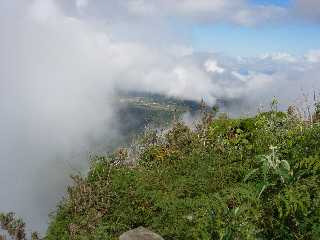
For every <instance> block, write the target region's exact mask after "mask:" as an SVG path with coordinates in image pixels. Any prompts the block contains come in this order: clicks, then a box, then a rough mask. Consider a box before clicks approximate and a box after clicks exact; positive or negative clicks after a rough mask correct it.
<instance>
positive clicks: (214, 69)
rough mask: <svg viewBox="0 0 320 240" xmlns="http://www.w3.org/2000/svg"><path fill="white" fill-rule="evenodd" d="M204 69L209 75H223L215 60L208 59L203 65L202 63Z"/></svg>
mask: <svg viewBox="0 0 320 240" xmlns="http://www.w3.org/2000/svg"><path fill="white" fill-rule="evenodd" d="M204 67H205V69H206V71H207V72H210V73H220V74H221V73H224V71H225V70H224V69H223V68H222V67H220V66H219V65H218V63H217V61H215V60H211V59H208V60H207V61H206V62H205V63H204Z"/></svg>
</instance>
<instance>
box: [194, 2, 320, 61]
mask: <svg viewBox="0 0 320 240" xmlns="http://www.w3.org/2000/svg"><path fill="white" fill-rule="evenodd" d="M250 4H252V5H261V4H262V5H277V6H280V7H284V8H285V9H292V6H293V5H292V4H293V1H289V0H251V1H250ZM188 31H190V35H191V44H192V46H193V47H194V48H195V49H196V50H197V51H210V52H221V53H224V54H227V55H231V56H257V55H261V54H264V53H272V52H286V53H290V54H292V55H304V54H305V53H306V52H308V51H310V50H313V49H320V24H319V22H317V21H303V20H302V19H294V18H293V19H291V20H288V19H287V20H283V21H279V22H273V23H271V22H270V23H268V22H266V23H264V24H262V25H257V26H254V27H247V26H242V25H236V24H232V23H221V22H220V23H207V24H201V23H198V24H195V25H193V26H192V27H191V28H189V30H188Z"/></svg>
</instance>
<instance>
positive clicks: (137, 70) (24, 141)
mask: <svg viewBox="0 0 320 240" xmlns="http://www.w3.org/2000/svg"><path fill="white" fill-rule="evenodd" d="M310 2H311V1H310ZM297 4H303V3H302V2H301V3H299V2H298V3H297ZM312 6H313V5H312ZM306 7H308V6H306ZM159 9H161V11H159ZM287 11H288V9H284V8H282V7H277V6H263V5H250V4H249V3H248V2H247V1H244V0H243V1H227V0H214V1H212V0H210V1H209V0H208V1H207V0H203V1H189V0H182V1H178V0H174V1H172V0H171V1H167V0H162V1H143V0H131V1H113V0H111V1H102V0H100V1H99V0H91V1H90V0H76V1H62V0H31V1H30V0H19V1H18V0H2V1H1V2H0V35H1V38H0V52H1V55H0V112H1V118H0V131H1V135H0V189H1V191H0V199H1V205H0V211H17V213H18V214H19V215H22V216H23V217H25V218H26V220H27V222H28V223H29V224H30V227H32V228H35V229H39V230H42V231H43V230H44V229H45V227H46V224H47V222H46V221H47V218H46V216H47V214H48V211H49V210H50V209H53V208H54V207H55V205H56V203H57V200H58V199H61V196H62V194H63V191H64V188H65V186H66V184H67V183H68V175H69V174H70V173H71V172H72V171H73V170H74V169H76V170H82V169H85V168H86V166H87V158H88V153H89V152H90V151H94V150H95V149H96V144H97V142H98V143H99V144H100V145H108V144H109V143H110V142H112V141H113V139H114V138H116V137H117V131H116V127H115V126H116V125H115V122H114V108H115V107H116V104H115V103H114V101H113V99H114V95H115V94H116V92H117V90H122V91H124V90H127V91H134V90H135V91H137V90H138V91H148V92H153V93H160V94H165V95H169V96H173V97H178V98H183V99H189V100H196V101H200V100H201V99H204V100H205V101H207V102H208V103H209V104H215V103H216V101H218V100H223V101H225V102H229V103H230V104H231V105H230V106H229V109H231V110H233V111H235V112H246V111H247V110H249V109H256V108H257V107H258V106H259V104H260V103H264V102H268V101H270V99H271V98H272V97H273V96H277V97H278V98H280V101H282V102H283V103H284V105H286V104H287V103H288V102H290V101H293V100H294V99H296V98H297V97H299V96H300V95H301V91H305V92H312V91H313V90H316V89H319V88H320V86H319V80H318V78H316V77H315V76H318V75H319V69H320V68H319V66H320V61H319V54H318V50H313V51H310V52H309V53H307V54H306V56H303V57H295V56H291V55H289V54H287V53H269V54H266V55H264V56H261V57H257V58H250V59H246V58H230V57H226V56H222V55H219V54H199V53H197V52H196V51H195V50H193V49H192V47H190V46H189V45H188V44H186V42H187V41H186V40H185V39H184V37H183V36H180V35H178V34H177V33H175V32H174V30H173V28H172V27H171V26H172V22H171V21H172V18H174V19H176V20H177V21H185V22H186V23H187V22H190V23H195V22H196V23H199V22H219V21H227V22H231V23H235V24H241V25H248V26H249V25H255V24H258V23H262V22H264V21H268V20H269V19H277V18H279V17H281V16H283V15H285V14H287V13H286V12H287ZM316 14H317V13H315V15H316ZM146 19H147V20H148V21H146ZM301 89H302V90H301Z"/></svg>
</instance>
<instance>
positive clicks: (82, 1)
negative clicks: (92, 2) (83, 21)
mask: <svg viewBox="0 0 320 240" xmlns="http://www.w3.org/2000/svg"><path fill="white" fill-rule="evenodd" d="M88 4H89V0H76V7H77V8H78V9H79V10H82V9H84V8H86V7H87V6H88Z"/></svg>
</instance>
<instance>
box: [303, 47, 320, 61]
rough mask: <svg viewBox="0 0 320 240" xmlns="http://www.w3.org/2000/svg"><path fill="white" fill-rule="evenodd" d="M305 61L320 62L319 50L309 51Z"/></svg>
mask: <svg viewBox="0 0 320 240" xmlns="http://www.w3.org/2000/svg"><path fill="white" fill-rule="evenodd" d="M305 58H306V59H307V61H309V62H312V63H317V62H320V50H311V51H309V52H308V53H307V54H306V55H305Z"/></svg>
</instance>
